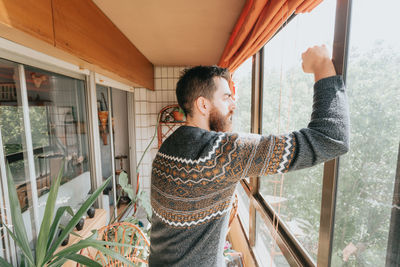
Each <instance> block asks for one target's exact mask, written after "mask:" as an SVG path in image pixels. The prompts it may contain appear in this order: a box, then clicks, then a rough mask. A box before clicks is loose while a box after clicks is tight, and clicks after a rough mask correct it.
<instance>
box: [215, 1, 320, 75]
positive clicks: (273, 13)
mask: <svg viewBox="0 0 400 267" xmlns="http://www.w3.org/2000/svg"><path fill="white" fill-rule="evenodd" d="M321 2H322V0H247V2H246V4H245V6H244V8H243V10H242V13H241V14H240V16H239V19H238V21H237V22H236V25H235V27H234V29H233V31H232V34H231V36H230V38H229V40H228V43H227V44H226V46H225V49H224V52H223V53H222V56H221V59H220V61H219V63H218V65H219V66H221V67H224V68H228V69H229V71H230V72H234V71H235V70H236V69H237V68H238V67H239V66H240V65H241V64H242V63H243V62H244V61H245V60H246V59H247V58H249V57H251V56H252V55H254V54H255V53H257V51H258V50H260V49H261V47H262V46H264V45H265V43H267V42H268V40H269V39H271V37H272V36H273V35H274V34H275V33H276V32H277V30H278V29H279V28H280V27H281V26H282V25H283V24H284V23H285V21H286V20H287V19H288V18H289V17H290V16H291V15H292V14H293V13H295V14H299V13H306V12H310V11H312V10H313V9H314V8H315V7H316V6H317V5H319V4H320V3H321Z"/></svg>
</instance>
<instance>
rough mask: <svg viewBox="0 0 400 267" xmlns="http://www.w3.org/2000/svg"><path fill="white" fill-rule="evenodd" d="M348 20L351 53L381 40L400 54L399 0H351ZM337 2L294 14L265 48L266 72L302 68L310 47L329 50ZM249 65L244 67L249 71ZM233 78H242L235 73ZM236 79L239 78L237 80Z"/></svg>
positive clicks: (328, 0)
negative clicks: (302, 57) (303, 53)
mask: <svg viewBox="0 0 400 267" xmlns="http://www.w3.org/2000/svg"><path fill="white" fill-rule="evenodd" d="M352 3H353V4H352V12H351V21H350V53H351V49H352V48H354V47H357V49H358V51H359V52H362V51H366V50H369V49H370V47H371V46H372V45H373V43H374V42H376V41H377V40H383V41H384V42H385V44H387V45H389V46H391V47H393V51H394V53H400V15H399V11H400V0H380V1H376V0H353V1H352ZM335 12H336V0H324V1H323V2H322V3H321V4H320V5H319V6H318V7H316V8H315V9H314V10H313V11H312V12H310V13H306V14H299V15H297V16H296V17H295V18H294V19H293V20H292V21H291V22H289V23H288V25H287V26H285V28H284V29H283V30H282V31H281V32H280V33H279V34H278V35H277V36H275V37H274V38H273V39H272V40H271V41H269V42H268V43H267V45H266V46H265V47H266V49H265V50H264V51H265V68H266V70H271V69H275V70H280V69H282V70H283V71H285V70H287V69H289V68H292V67H297V68H299V70H300V68H301V53H302V52H304V51H305V50H306V49H307V48H308V47H310V46H313V45H320V44H326V45H327V46H328V48H329V49H330V51H332V44H333V36H334V27H335V25H334V24H335ZM249 66H251V65H247V66H246V68H248V67H249ZM237 72H238V73H237V74H236V73H235V74H236V76H240V75H245V73H246V71H245V70H242V71H241V70H238V71H237ZM236 78H238V79H239V77H236Z"/></svg>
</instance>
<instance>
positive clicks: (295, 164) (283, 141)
mask: <svg viewBox="0 0 400 267" xmlns="http://www.w3.org/2000/svg"><path fill="white" fill-rule="evenodd" d="M302 58H303V70H304V72H306V73H313V74H314V77H315V81H316V82H315V84H314V97H313V111H312V114H311V120H310V123H309V124H308V126H307V128H304V129H301V130H299V131H294V132H291V133H288V134H285V135H280V136H274V135H270V136H259V135H249V136H240V135H239V136H235V135H232V136H227V138H231V142H233V143H234V147H236V151H237V152H238V153H237V156H236V157H235V158H232V163H233V164H234V165H238V164H241V165H242V168H233V169H236V170H239V169H243V171H240V172H236V175H238V174H239V177H240V178H244V177H249V176H257V175H265V174H272V173H283V172H287V171H291V170H298V169H302V168H306V167H311V166H314V165H315V164H318V163H321V162H324V161H327V160H330V159H332V158H335V157H338V156H340V155H342V154H344V153H346V152H347V151H348V149H349V112H348V103H347V96H346V93H345V87H344V83H343V80H342V78H341V76H336V72H335V69H334V66H333V64H332V61H331V59H330V57H329V53H328V50H327V49H326V47H325V46H314V47H312V48H309V49H308V50H307V51H306V52H304V53H303V54H302ZM233 156H235V155H233ZM232 175H235V174H234V172H232Z"/></svg>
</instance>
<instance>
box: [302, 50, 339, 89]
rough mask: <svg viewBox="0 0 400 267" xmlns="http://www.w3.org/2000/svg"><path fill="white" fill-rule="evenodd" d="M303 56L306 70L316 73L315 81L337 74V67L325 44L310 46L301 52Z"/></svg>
mask: <svg viewBox="0 0 400 267" xmlns="http://www.w3.org/2000/svg"><path fill="white" fill-rule="evenodd" d="M301 58H302V59H303V63H302V67H303V70H304V72H305V73H314V79H315V82H317V81H319V80H321V79H323V78H327V77H330V76H335V75H336V71H335V67H334V66H333V63H332V60H331V58H330V56H329V51H328V49H327V48H326V46H325V45H322V46H313V47H310V48H308V49H307V50H306V51H305V52H304V53H303V54H301Z"/></svg>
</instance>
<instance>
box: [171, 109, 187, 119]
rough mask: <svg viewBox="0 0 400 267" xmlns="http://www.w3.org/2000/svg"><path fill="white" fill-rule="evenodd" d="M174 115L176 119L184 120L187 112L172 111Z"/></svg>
mask: <svg viewBox="0 0 400 267" xmlns="http://www.w3.org/2000/svg"><path fill="white" fill-rule="evenodd" d="M172 116H173V117H174V120H175V121H183V120H184V118H185V114H183V113H181V112H179V110H174V111H172Z"/></svg>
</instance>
